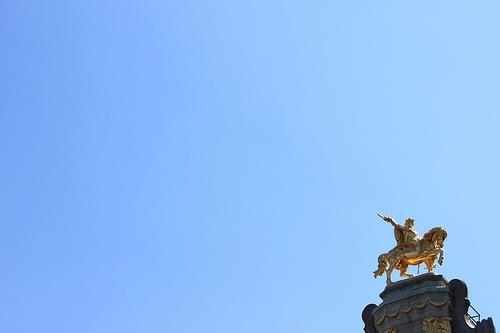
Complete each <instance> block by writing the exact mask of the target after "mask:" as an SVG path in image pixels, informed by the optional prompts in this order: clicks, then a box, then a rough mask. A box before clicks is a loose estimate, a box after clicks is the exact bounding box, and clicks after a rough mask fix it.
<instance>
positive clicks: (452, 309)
mask: <svg viewBox="0 0 500 333" xmlns="http://www.w3.org/2000/svg"><path fill="white" fill-rule="evenodd" d="M380 298H381V299H382V303H381V304H379V305H376V304H370V305H368V306H366V307H365V309H364V310H363V313H362V317H363V321H364V323H365V328H364V330H365V332H366V333H494V332H495V327H494V325H493V321H492V319H491V318H488V319H487V320H483V321H480V322H476V321H475V320H474V319H472V318H471V317H470V316H469V315H468V309H469V306H470V302H469V300H468V299H467V286H466V285H465V283H464V282H462V281H460V280H452V281H450V282H448V281H446V280H445V279H444V278H443V276H442V275H435V274H432V273H429V274H423V275H420V276H417V277H414V278H411V279H407V280H402V281H398V282H394V283H393V284H391V285H390V286H388V287H386V288H385V290H384V291H383V292H382V293H381V294H380Z"/></svg>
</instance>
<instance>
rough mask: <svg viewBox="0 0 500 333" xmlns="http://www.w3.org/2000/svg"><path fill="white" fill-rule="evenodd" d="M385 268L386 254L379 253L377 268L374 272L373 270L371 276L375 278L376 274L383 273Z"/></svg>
mask: <svg viewBox="0 0 500 333" xmlns="http://www.w3.org/2000/svg"><path fill="white" fill-rule="evenodd" d="M386 268H387V255H386V254H381V255H380V256H379V257H378V268H377V270H376V271H375V272H373V276H374V277H375V278H377V276H379V275H382V274H384V272H385V270H386Z"/></svg>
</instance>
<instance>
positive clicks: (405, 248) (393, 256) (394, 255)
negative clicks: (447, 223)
mask: <svg viewBox="0 0 500 333" xmlns="http://www.w3.org/2000/svg"><path fill="white" fill-rule="evenodd" d="M377 215H378V216H379V217H381V218H382V219H383V220H384V221H386V222H389V223H391V224H392V225H393V227H394V235H395V237H396V241H397V245H396V246H395V247H394V248H393V249H392V250H390V251H389V252H387V253H384V254H381V255H380V256H379V257H378V268H377V270H376V271H374V272H373V275H374V277H375V278H377V276H381V275H382V274H384V272H385V273H386V276H387V285H390V284H391V283H392V281H391V274H392V271H393V270H394V269H397V270H399V271H400V275H401V277H404V278H411V277H413V276H414V275H413V274H409V273H406V271H407V270H408V266H409V265H420V264H421V263H424V264H425V266H426V267H427V271H428V272H432V270H433V269H434V268H436V264H435V261H436V259H437V261H438V264H439V265H442V264H443V260H444V253H443V245H444V240H445V239H446V237H447V236H448V233H447V232H446V229H444V228H441V227H435V228H432V229H431V230H429V231H428V232H427V233H425V235H424V236H423V237H422V238H421V237H420V236H419V235H418V233H417V232H416V231H415V230H414V229H413V225H414V222H415V220H413V219H412V218H408V219H406V221H405V225H404V226H403V225H400V224H398V223H396V221H394V220H393V219H392V218H391V217H388V216H384V215H381V214H377ZM438 256H439V257H438ZM387 266H389V267H387ZM419 271H420V266H419Z"/></svg>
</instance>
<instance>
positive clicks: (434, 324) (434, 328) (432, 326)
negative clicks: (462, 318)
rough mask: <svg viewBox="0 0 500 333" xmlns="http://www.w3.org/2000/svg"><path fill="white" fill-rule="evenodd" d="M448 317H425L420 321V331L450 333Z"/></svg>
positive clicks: (424, 332)
mask: <svg viewBox="0 0 500 333" xmlns="http://www.w3.org/2000/svg"><path fill="white" fill-rule="evenodd" d="M450 320H451V319H450V318H427V319H424V320H423V321H422V330H421V332H422V333H451V324H450Z"/></svg>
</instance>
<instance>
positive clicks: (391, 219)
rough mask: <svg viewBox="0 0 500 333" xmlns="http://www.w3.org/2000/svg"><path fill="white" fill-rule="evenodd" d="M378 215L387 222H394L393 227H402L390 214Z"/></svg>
mask: <svg viewBox="0 0 500 333" xmlns="http://www.w3.org/2000/svg"><path fill="white" fill-rule="evenodd" d="M377 215H378V216H379V217H380V218H381V219H382V220H384V221H385V222H389V223H390V224H392V226H393V227H400V225H399V224H397V223H396V221H394V219H393V218H392V217H390V216H385V215H382V214H378V213H377Z"/></svg>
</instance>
